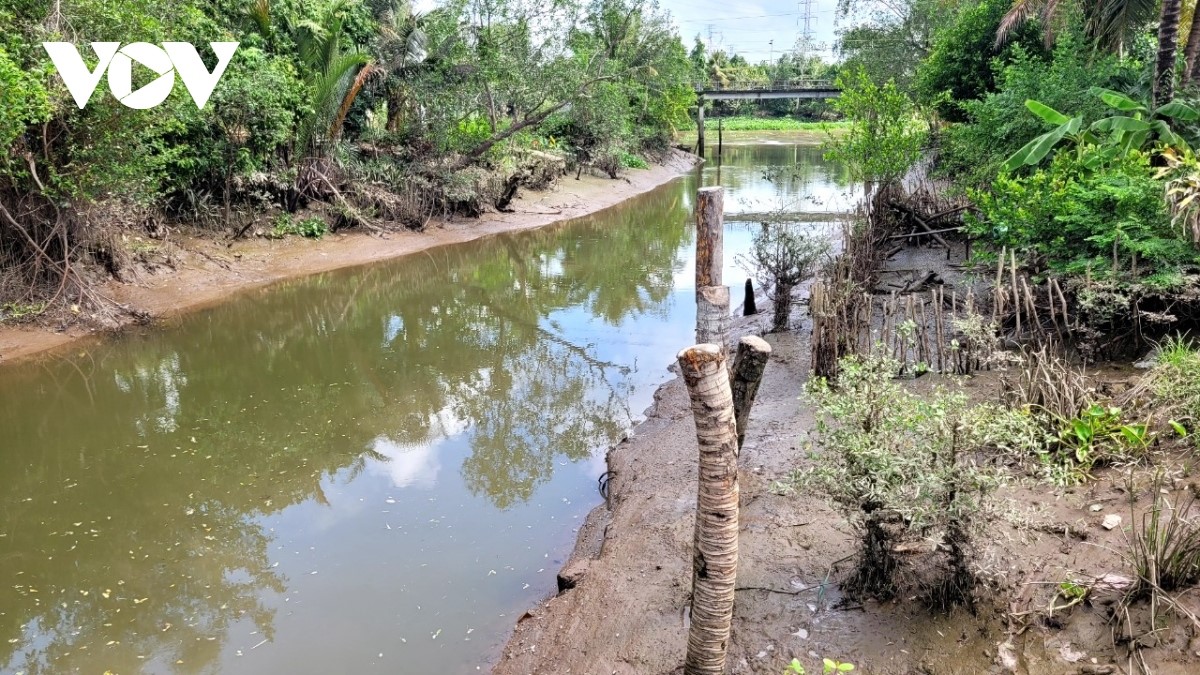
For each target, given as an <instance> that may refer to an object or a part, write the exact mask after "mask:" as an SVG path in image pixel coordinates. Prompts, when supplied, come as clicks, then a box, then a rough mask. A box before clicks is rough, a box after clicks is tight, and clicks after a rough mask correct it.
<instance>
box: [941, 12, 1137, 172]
mask: <svg viewBox="0 0 1200 675" xmlns="http://www.w3.org/2000/svg"><path fill="white" fill-rule="evenodd" d="M1083 40H1084V39H1083V38H1082V37H1081V36H1080V35H1079V34H1078V32H1075V31H1072V32H1068V33H1065V34H1063V35H1061V36H1060V37H1059V39H1058V43H1057V44H1056V46H1055V49H1054V54H1053V58H1051V59H1049V60H1045V59H1042V58H1039V57H1038V56H1037V55H1035V54H1031V53H1030V52H1029V51H1028V50H1025V49H1024V48H1022V47H1020V46H1018V47H1015V48H1014V50H1013V53H1012V62H1011V63H1010V64H1009V65H1007V66H1005V67H1004V68H1003V69H1002V70H1001V71H1000V73H999V74H998V75H997V84H996V89H997V91H996V92H994V93H991V94H988V95H986V96H984V97H983V98H982V99H980V100H977V101H963V102H962V103H961V107H962V109H963V110H964V111H965V113H966V119H967V121H966V122H963V123H961V124H955V125H952V126H950V127H949V128H948V129H947V130H946V131H945V132H944V137H943V139H942V146H941V149H942V151H941V155H940V158H939V167H938V172H939V173H941V174H943V175H946V176H951V177H953V178H954V180H955V181H956V182H958V183H959V184H961V185H967V186H982V185H986V184H987V183H989V182H990V181H991V180H992V179H993V178H995V177H996V175H997V174H998V173H999V171H1000V165H1001V164H1003V162H1004V160H1005V159H1007V158H1008V157H1009V156H1011V155H1012V154H1013V153H1014V152H1016V151H1017V150H1018V149H1020V148H1021V146H1023V145H1025V144H1026V143H1028V142H1029V141H1031V140H1033V138H1035V137H1037V136H1039V135H1041V134H1043V133H1045V131H1046V124H1045V122H1043V121H1042V120H1040V119H1038V118H1037V117H1035V116H1034V115H1031V114H1030V113H1029V110H1028V109H1027V108H1026V107H1025V102H1026V101H1028V100H1030V99H1032V100H1035V101H1040V102H1041V103H1044V104H1046V105H1047V106H1049V107H1051V108H1054V109H1055V110H1064V111H1068V112H1069V113H1070V114H1072V115H1078V116H1080V117H1081V118H1082V119H1083V123H1084V124H1085V125H1087V124H1091V123H1092V122H1094V121H1095V120H1097V119H1099V118H1100V117H1103V116H1107V115H1109V114H1111V111H1110V109H1109V108H1108V106H1106V105H1105V104H1104V102H1103V101H1101V100H1100V99H1099V98H1097V97H1096V96H1094V95H1092V94H1090V93H1088V90H1089V89H1090V88H1091V87H1093V86H1099V87H1106V88H1119V87H1117V86H1115V85H1116V82H1117V81H1118V80H1121V79H1129V78H1131V77H1133V76H1135V75H1136V65H1131V64H1130V63H1128V62H1121V61H1118V60H1117V59H1116V58H1115V57H1112V56H1106V55H1104V54H1097V53H1095V52H1093V51H1092V50H1091V49H1089V48H1088V47H1087V45H1086V44H1085V42H1084V41H1083Z"/></svg>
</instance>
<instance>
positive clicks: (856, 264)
mask: <svg viewBox="0 0 1200 675" xmlns="http://www.w3.org/2000/svg"><path fill="white" fill-rule="evenodd" d="M840 4H841V9H842V11H843V12H844V13H845V14H847V15H851V16H856V17H860V18H862V19H864V20H863V21H862V22H861V23H859V24H858V25H857V26H855V27H852V28H850V29H847V30H845V31H843V33H842V35H841V49H842V54H843V56H844V58H845V60H844V61H843V63H842V64H841V65H840V67H839V70H838V74H837V82H838V85H839V87H840V88H841V89H842V94H841V96H840V98H838V99H837V100H836V101H833V102H832V103H831V105H832V107H833V108H834V110H835V111H836V112H838V113H840V114H842V115H844V116H845V117H846V123H845V125H844V126H845V130H844V132H843V133H841V134H839V135H837V136H834V137H832V138H831V139H830V141H829V143H828V144H827V145H826V156H827V157H828V158H830V159H834V160H837V161H839V162H841V163H842V164H844V165H845V166H846V167H847V170H848V173H849V174H850V175H851V176H852V177H853V179H854V180H855V181H858V182H861V183H862V184H863V194H864V197H865V198H864V201H863V204H862V209H861V211H860V212H859V214H857V215H856V217H855V218H853V219H852V222H851V223H849V224H848V225H847V227H846V228H845V229H844V235H843V241H842V246H841V248H842V251H841V252H839V254H838V255H837V256H836V258H835V260H834V261H833V263H832V264H830V265H829V266H828V267H827V269H826V271H825V273H824V275H823V278H822V279H820V280H819V281H818V282H817V283H816V284H814V287H813V292H812V293H811V295H810V312H811V315H812V317H813V336H814V337H813V340H812V350H813V370H814V374H815V375H818V376H820V377H818V378H817V379H816V381H815V383H814V384H812V385H811V386H810V387H809V397H808V398H809V400H810V402H811V403H813V404H815V407H816V409H817V410H816V412H817V413H818V419H817V424H816V426H815V429H814V432H813V434H812V436H813V438H812V448H813V453H812V457H811V459H812V464H811V467H810V468H808V469H805V470H801V471H797V472H796V474H794V475H793V476H792V479H791V480H790V481H785V482H784V483H782V484H781V487H782V488H783V489H784V490H816V491H818V492H821V493H823V494H825V495H826V496H828V497H831V498H832V499H833V501H834V502H835V503H836V504H837V505H838V506H839V507H840V509H841V511H842V512H843V515H844V516H845V517H846V518H847V520H848V521H849V523H850V524H851V526H852V527H853V529H854V531H855V533H856V534H857V535H858V538H859V550H858V552H857V554H856V555H855V556H853V559H854V560H855V561H856V565H855V567H854V569H853V571H852V572H851V574H850V575H849V577H848V578H847V579H846V582H847V583H846V585H845V588H846V589H847V590H849V591H851V592H853V593H856V594H859V595H866V596H875V597H879V598H887V597H892V596H894V595H896V594H897V592H898V591H899V589H903V590H904V592H905V594H908V593H909V592H910V590H912V588H911V586H912V583H911V580H906V579H905V576H906V575H915V576H916V577H921V578H918V579H917V581H918V582H919V583H918V584H917V586H918V587H919V590H920V591H921V593H918V594H915V595H914V596H913V597H916V595H924V597H926V599H927V600H929V601H931V602H932V603H933V604H934V605H937V606H940V607H946V606H948V605H953V604H967V605H970V604H971V603H972V602H973V593H974V592H975V590H978V589H977V588H976V586H977V583H976V581H977V580H976V579H974V578H973V577H972V575H973V570H974V569H976V568H975V567H974V566H973V565H972V564H971V556H972V555H973V554H972V550H973V549H974V547H975V545H976V542H975V541H974V538H973V534H974V533H975V532H976V531H977V530H978V529H979V528H978V527H977V526H978V524H979V522H980V520H981V516H983V515H986V514H988V513H989V511H990V510H991V509H993V508H994V504H993V503H991V501H990V500H991V499H992V497H993V493H994V492H996V491H998V489H999V488H998V486H1000V485H1002V484H1003V483H1004V482H1005V481H1006V480H1008V479H1009V478H1010V477H1013V476H1021V477H1022V478H1028V479H1030V480H1039V481H1043V482H1045V483H1050V484H1052V485H1055V486H1058V487H1063V486H1070V485H1078V484H1083V483H1089V482H1092V481H1094V480H1096V479H1097V478H1099V477H1101V474H1100V472H1101V471H1105V470H1109V471H1111V470H1112V469H1113V468H1117V469H1120V470H1121V472H1122V473H1125V474H1126V475H1125V478H1124V480H1125V482H1126V485H1127V488H1126V490H1125V494H1126V495H1127V498H1128V500H1129V503H1130V509H1131V520H1133V521H1134V522H1133V523H1132V524H1131V526H1130V528H1129V529H1128V532H1127V538H1126V543H1127V549H1126V550H1124V551H1122V554H1121V555H1122V557H1123V558H1124V559H1125V562H1126V563H1127V567H1128V569H1127V570H1126V571H1128V572H1130V573H1131V579H1130V581H1129V583H1128V585H1127V586H1126V587H1125V589H1124V591H1123V593H1124V595H1123V597H1122V598H1121V600H1120V603H1119V607H1120V610H1119V612H1124V615H1123V616H1121V617H1118V613H1119V612H1118V613H1114V614H1113V615H1112V618H1113V623H1114V625H1119V628H1118V629H1117V630H1118V632H1119V633H1121V634H1122V635H1123V636H1125V637H1121V638H1115V639H1117V640H1118V641H1121V640H1123V641H1124V642H1127V643H1130V644H1131V646H1130V651H1131V652H1132V653H1137V652H1138V650H1140V649H1141V648H1142V647H1141V646H1140V645H1138V644H1137V640H1136V638H1132V637H1128V636H1131V635H1136V634H1137V631H1138V630H1140V629H1139V628H1137V627H1136V626H1135V624H1136V620H1135V619H1132V618H1130V617H1131V612H1130V609H1129V608H1130V607H1131V606H1132V605H1133V604H1134V603H1137V602H1140V601H1143V600H1145V599H1147V598H1149V599H1150V602H1149V603H1148V604H1149V608H1150V617H1151V619H1150V622H1149V623H1150V624H1151V625H1154V626H1158V625H1160V624H1159V623H1157V621H1158V618H1156V611H1157V610H1156V609H1155V608H1156V607H1170V608H1172V609H1173V610H1175V609H1176V608H1177V604H1175V603H1176V599H1177V598H1178V597H1180V596H1176V595H1172V594H1173V593H1182V592H1183V591H1185V590H1186V589H1188V588H1190V587H1192V586H1193V585H1194V584H1196V583H1197V582H1200V575H1198V574H1197V572H1196V571H1197V569H1200V567H1197V564H1198V562H1200V520H1198V519H1197V518H1196V517H1195V515H1194V513H1195V512H1194V511H1192V510H1190V509H1191V508H1192V504H1193V501H1194V500H1192V499H1190V498H1189V499H1180V498H1177V499H1175V500H1169V499H1167V498H1164V497H1162V496H1161V494H1166V493H1168V492H1169V490H1167V489H1165V488H1164V485H1166V484H1167V483H1169V481H1170V480H1173V476H1174V475H1177V472H1183V473H1186V472H1187V471H1190V468H1189V467H1190V465H1191V464H1192V463H1193V462H1194V450H1195V441H1196V439H1197V436H1196V429H1197V425H1198V423H1200V418H1197V407H1196V399H1197V393H1196V387H1195V386H1193V385H1192V384H1191V382H1193V381H1194V380H1196V379H1197V378H1198V377H1200V356H1198V354H1200V352H1198V351H1197V349H1196V345H1195V344H1194V343H1192V342H1189V341H1188V340H1187V339H1184V338H1179V337H1177V336H1176V335H1177V334H1178V333H1186V332H1194V331H1195V329H1196V327H1197V320H1198V319H1200V299H1198V298H1200V293H1198V291H1200V160H1198V159H1197V156H1196V149H1197V147H1200V146H1198V145H1197V144H1198V143H1200V83H1198V82H1197V76H1198V75H1200V73H1198V72H1197V69H1196V61H1197V58H1198V57H1200V17H1196V18H1195V19H1194V18H1193V15H1194V10H1195V7H1194V4H1193V5H1188V6H1184V5H1183V3H1182V2H1181V0H1160V2H1158V3H1129V2H1123V1H1122V0H1105V1H1104V2H1099V3H1085V2H1081V1H1069V2H1046V1H1043V0H1015V1H1011V2H1010V0H959V1H957V2H944V1H943V0H901V1H900V2H896V3H886V4H885V3H873V2H866V1H864V0H842V2H841V3H840ZM881 8H882V9H881ZM931 224H932V225H936V227H937V229H934V227H933V226H931ZM906 229H907V231H906ZM913 237H915V238H917V239H916V240H917V241H921V242H926V243H929V244H930V245H932V246H935V247H937V248H947V249H951V251H948V252H947V253H948V254H949V253H950V252H958V251H966V252H967V253H966V254H967V256H968V259H967V260H966V261H965V262H964V264H963V265H962V267H963V268H966V269H967V270H968V275H967V280H966V283H961V284H960V283H952V284H951V285H950V286H946V288H953V291H952V292H953V293H955V294H956V296H957V297H952V299H951V300H950V305H949V306H950V307H951V308H952V310H953V311H952V316H951V319H950V321H949V323H950V325H949V326H946V325H944V324H943V323H942V320H941V319H940V318H938V317H940V316H941V313H942V312H943V310H944V309H945V308H946V304H947V303H946V298H945V295H944V294H942V293H941V291H940V290H938V287H939V286H941V285H942V284H943V281H942V280H941V279H939V278H937V274H934V273H932V272H931V273H930V275H932V276H927V277H925V280H924V281H922V280H921V277H920V276H916V277H914V278H913V279H912V280H911V281H910V282H909V283H907V284H892V285H891V286H888V285H887V283H885V281H884V280H883V279H881V275H880V274H879V268H880V267H881V266H882V265H883V264H884V262H883V261H884V260H885V259H886V258H888V257H891V256H893V255H895V254H897V253H899V252H900V251H902V250H903V249H904V248H905V246H906V245H908V244H911V242H912V241H913V240H912V239H910V238H913ZM952 237H959V238H960V239H959V241H957V242H948V241H947V239H950V238H952ZM963 238H965V239H967V245H965V246H964V245H963V241H962V239H963ZM897 240H901V241H900V242H898V241H897ZM949 259H950V256H949V255H947V260H949ZM913 260H917V261H919V262H917V263H916V264H917V265H921V266H922V267H921V268H920V269H929V267H924V265H929V266H930V267H932V266H933V263H932V262H927V261H928V260H929V259H928V258H914V259H913ZM890 271H891V272H892V273H898V272H900V271H903V270H896V269H894V268H893V269H891V270H890ZM887 279H888V280H889V281H890V280H893V279H894V277H888V278H887ZM872 295H875V296H876V297H875V298H873V297H872ZM878 296H890V299H883V300H882V302H880V301H879V300H878ZM964 299H965V300H966V302H965V303H964V302H963V300H964ZM917 308H919V311H918V309H917ZM927 311H930V312H934V313H935V317H934V318H933V319H932V320H927V318H926V313H927ZM881 314H882V319H878V317H879V316H880V315H881ZM872 317H875V318H876V319H878V320H877V321H876V322H875V323H872ZM880 323H882V326H880ZM931 325H932V327H933V328H932V329H928V327H929V326H931ZM876 331H877V332H876ZM931 334H932V335H933V338H932V343H931V342H930V335H931ZM830 336H832V337H830ZM876 336H878V338H877V337H876ZM940 341H945V342H944V344H942V345H940V346H939V347H938V349H937V350H936V352H937V356H936V359H937V363H938V365H937V366H936V369H937V370H939V371H940V372H942V373H943V374H955V375H968V374H971V373H972V372H973V371H978V370H986V369H993V370H999V371H1002V372H1003V374H1002V375H1001V376H1000V377H999V378H998V379H999V382H998V385H999V386H998V387H997V388H998V389H999V390H1000V392H1001V393H1000V396H999V397H998V398H993V400H992V401H988V402H982V403H976V402H971V401H969V400H968V398H967V397H966V396H965V395H964V394H963V393H962V391H961V390H957V389H955V388H954V387H953V386H952V387H951V388H949V389H946V390H941V389H939V388H938V387H934V388H933V390H932V391H928V390H926V391H923V392H922V393H917V392H916V391H914V390H915V389H917V387H920V385H916V386H915V387H914V388H913V389H910V388H909V387H908V385H905V384H903V383H901V382H900V380H901V379H903V378H915V377H922V376H923V375H925V374H926V373H928V372H930V371H933V370H935V366H934V365H933V364H934V359H935V357H934V352H935V350H934V349H932V348H931V344H933V343H937V342H940ZM943 348H944V349H943ZM1151 350H1153V351H1151ZM944 351H945V352H949V353H950V354H951V359H950V361H952V363H951V364H950V365H943V360H942V359H943V352H944ZM1148 351H1150V352H1151V353H1150V354H1149V355H1148V356H1147V352H1148ZM1118 356H1120V357H1122V359H1123V360H1128V359H1127V357H1133V359H1139V358H1140V359H1141V361H1139V367H1144V368H1146V369H1148V370H1149V373H1148V374H1147V375H1146V376H1144V377H1141V378H1137V380H1138V382H1137V384H1135V385H1133V387H1132V390H1131V391H1129V392H1124V393H1122V392H1120V391H1110V390H1105V387H1104V386H1103V385H1102V384H1100V382H1101V381H1100V380H1099V379H1098V378H1096V377H1095V376H1094V375H1093V374H1090V373H1086V372H1085V371H1083V370H1082V369H1081V367H1080V365H1081V364H1084V363H1089V362H1095V361H1098V360H1102V359H1106V358H1110V359H1111V358H1114V357H1118ZM1181 456H1182V457H1183V458H1182V459H1181ZM1181 464H1182V466H1183V467H1184V468H1182V469H1181V468H1180V465H1181ZM1109 476H1110V479H1111V477H1112V474H1111V473H1110V474H1109ZM1148 476H1152V478H1150V479H1149V480H1147V477H1148ZM1118 480H1120V478H1118ZM1143 483H1148V484H1149V489H1148V490H1147V489H1145V485H1143ZM1039 489H1046V488H1039ZM1160 491H1161V494H1160ZM1101 508H1102V507H1095V508H1094V509H1093V510H1094V511H1095V510H1100V509H1101ZM1138 512H1141V513H1142V514H1143V515H1141V516H1137V515H1134V514H1137V513H1138ZM1114 517H1115V516H1114ZM1119 522H1120V520H1119V519H1118V520H1117V523H1118V524H1119ZM1098 525H1099V524H1098ZM1104 527H1106V528H1109V529H1112V528H1111V527H1109V525H1105V526H1104ZM1114 527H1115V526H1114ZM930 536H932V539H933V541H934V542H936V545H935V546H933V547H930V548H928V549H926V550H925V551H924V552H923V554H922V555H921V556H920V558H921V560H920V561H919V562H914V561H915V560H917V557H913V558H901V557H899V556H896V555H894V553H895V552H896V551H897V550H904V551H905V552H906V553H911V552H912V549H911V548H908V547H905V546H904V543H903V542H904V541H905V540H910V539H921V538H925V539H928V538H929V537H930ZM972 589H975V590H972ZM1058 593H1059V595H1055V596H1053V597H1052V598H1051V602H1050V607H1051V612H1053V611H1054V609H1056V608H1061V605H1056V604H1055V603H1056V602H1059V601H1066V602H1067V603H1068V604H1067V605H1066V606H1067V607H1069V606H1073V605H1074V604H1079V603H1080V602H1083V601H1084V599H1085V598H1086V597H1087V596H1088V594H1089V593H1090V590H1089V589H1088V588H1082V587H1077V586H1071V585H1069V584H1065V585H1064V586H1063V587H1062V588H1061V589H1060V590H1059V591H1058ZM1060 596H1061V597H1060ZM1177 613H1178V614H1179V615H1180V616H1187V617H1191V616H1192V615H1191V614H1185V613H1183V612H1177ZM1139 672H1143V671H1139Z"/></svg>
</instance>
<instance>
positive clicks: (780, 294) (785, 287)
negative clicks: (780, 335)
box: [771, 282, 794, 332]
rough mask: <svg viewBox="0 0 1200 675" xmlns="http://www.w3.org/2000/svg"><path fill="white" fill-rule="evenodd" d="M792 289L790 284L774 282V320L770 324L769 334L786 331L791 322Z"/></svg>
mask: <svg viewBox="0 0 1200 675" xmlns="http://www.w3.org/2000/svg"><path fill="white" fill-rule="evenodd" d="M792 288H794V287H793V286H792V285H791V284H786V283H782V282H776V284H775V318H774V320H772V322H771V332H779V331H781V330H787V328H788V324H790V323H791V320H792Z"/></svg>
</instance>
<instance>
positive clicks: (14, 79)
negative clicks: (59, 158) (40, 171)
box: [0, 46, 50, 161]
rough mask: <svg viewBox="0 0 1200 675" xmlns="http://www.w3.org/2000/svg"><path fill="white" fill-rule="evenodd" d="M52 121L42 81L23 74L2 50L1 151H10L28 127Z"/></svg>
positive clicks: (0, 91) (0, 93)
mask: <svg viewBox="0 0 1200 675" xmlns="http://www.w3.org/2000/svg"><path fill="white" fill-rule="evenodd" d="M49 118H50V102H49V99H48V96H47V94H46V88H45V87H43V86H42V83H41V82H40V78H39V77H38V76H37V75H35V74H32V73H27V72H25V71H24V70H22V69H21V67H20V66H19V65H18V64H17V63H15V62H14V61H13V60H12V59H10V58H9V56H8V53H7V52H6V51H5V49H4V47H3V46H0V148H7V147H9V146H10V145H11V144H12V143H13V142H14V141H16V140H17V138H18V137H19V136H21V135H22V134H23V133H25V129H26V128H27V127H28V126H29V125H31V124H36V123H39V122H44V121H45V120H47V119H49ZM0 161H6V160H0Z"/></svg>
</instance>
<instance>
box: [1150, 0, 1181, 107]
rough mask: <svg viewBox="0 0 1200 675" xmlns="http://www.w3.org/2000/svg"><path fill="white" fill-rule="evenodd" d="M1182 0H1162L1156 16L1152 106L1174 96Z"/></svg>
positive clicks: (1165, 101)
mask: <svg viewBox="0 0 1200 675" xmlns="http://www.w3.org/2000/svg"><path fill="white" fill-rule="evenodd" d="M1181 5H1182V0H1162V11H1161V12H1160V13H1159V18H1158V58H1157V59H1155V63H1154V108H1158V107H1160V106H1163V105H1165V104H1166V103H1168V102H1170V100H1171V99H1172V98H1174V97H1175V51H1176V47H1177V46H1178V38H1179V13H1180V6H1181Z"/></svg>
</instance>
